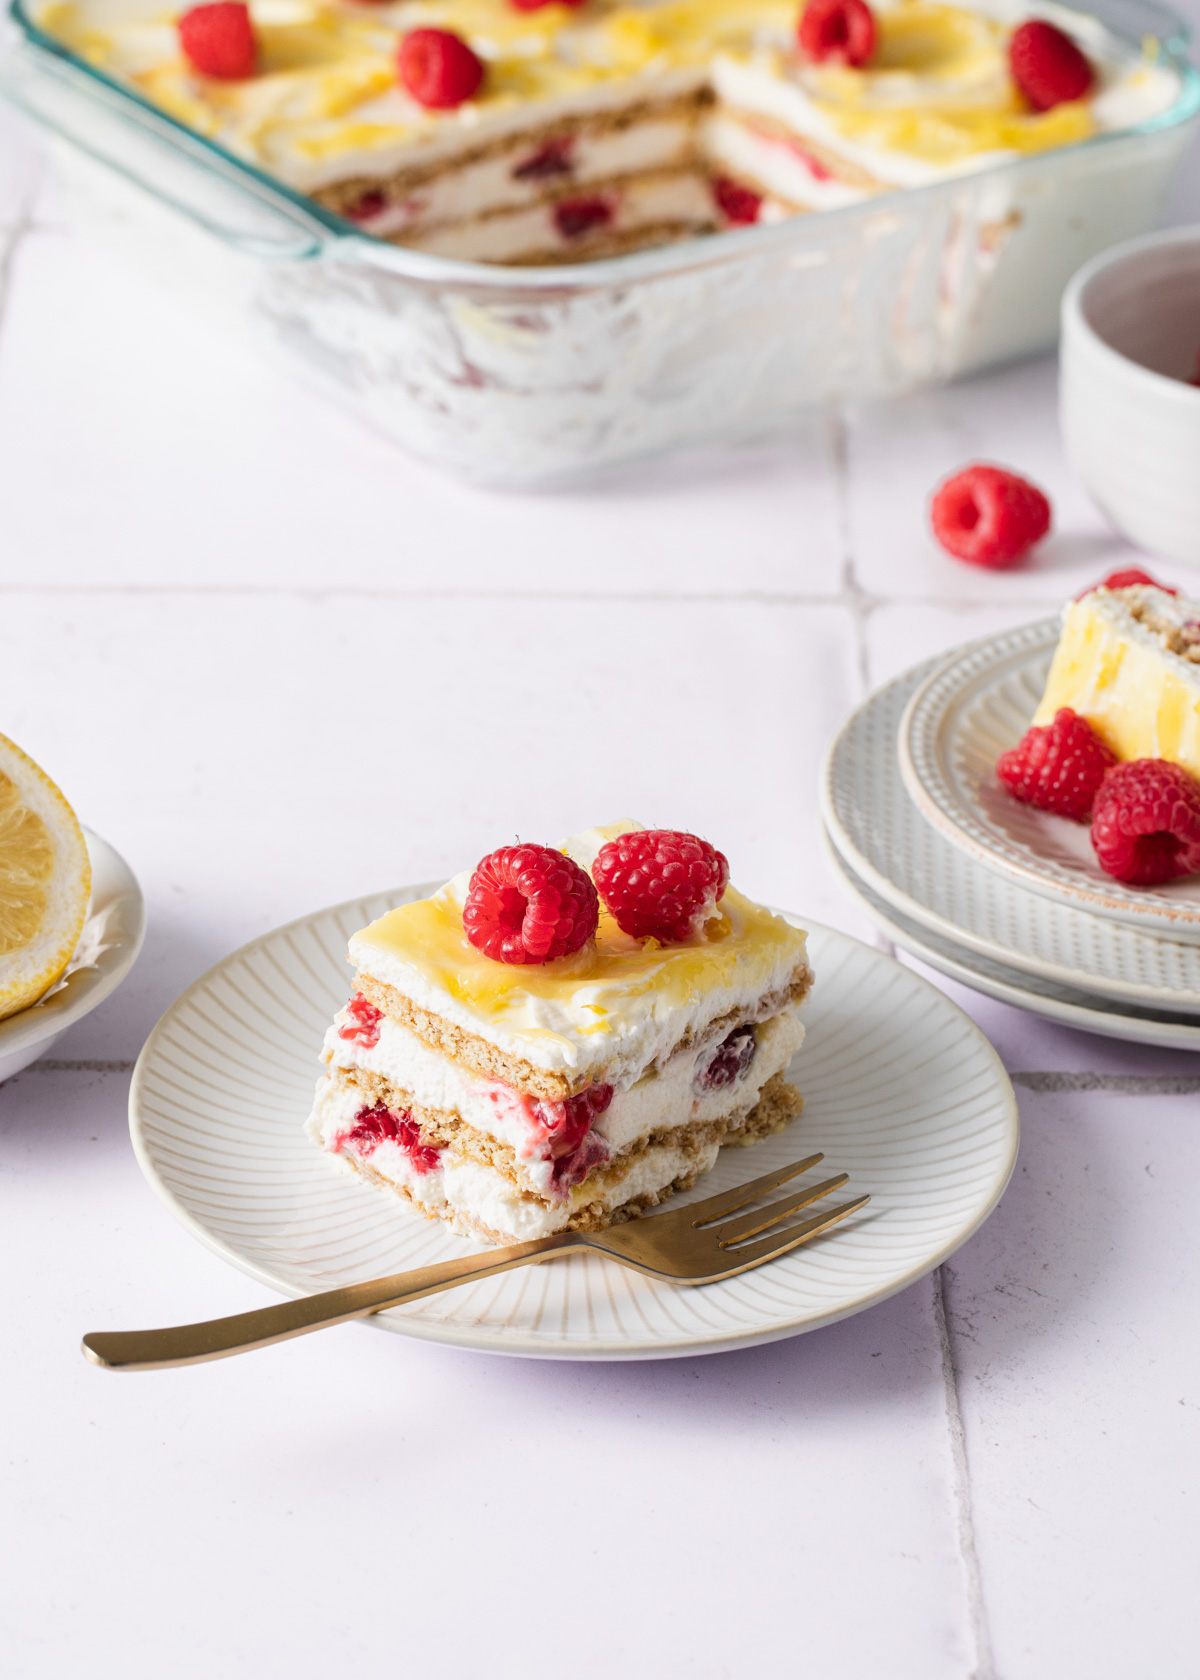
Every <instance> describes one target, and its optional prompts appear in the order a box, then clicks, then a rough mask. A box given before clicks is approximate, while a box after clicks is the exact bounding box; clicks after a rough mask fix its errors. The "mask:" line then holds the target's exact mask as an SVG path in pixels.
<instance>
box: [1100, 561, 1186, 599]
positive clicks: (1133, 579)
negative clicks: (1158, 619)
mask: <svg viewBox="0 0 1200 1680" xmlns="http://www.w3.org/2000/svg"><path fill="white" fill-rule="evenodd" d="M1135 583H1149V584H1152V585H1153V587H1154V588H1155V589H1161V590H1162V592H1163V594H1164V595H1178V593H1179V591H1178V589H1172V588H1171V586H1170V584H1169V583H1159V581H1158V579H1157V578H1152V577H1151V576H1150V573H1149V572H1143V571H1142V569H1141V567H1140V566H1126V567H1124V568H1123V569H1122V570H1120V571H1116V572H1109V574H1108V576H1107V577H1106V578H1101V580H1100V582H1099V583H1093V584H1090V585H1089V586H1088V588H1087V589H1085V590H1084V591H1083V594H1081V595H1076V597H1075V599H1076V600H1077V601H1082V600H1083V596H1084V595H1090V594H1091V593H1092V590H1093V589H1132V588H1133V586H1134V584H1135Z"/></svg>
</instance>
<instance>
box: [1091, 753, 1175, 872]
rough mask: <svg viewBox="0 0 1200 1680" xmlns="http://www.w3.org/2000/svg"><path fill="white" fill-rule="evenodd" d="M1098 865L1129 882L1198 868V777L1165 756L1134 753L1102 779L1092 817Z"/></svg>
mask: <svg viewBox="0 0 1200 1680" xmlns="http://www.w3.org/2000/svg"><path fill="white" fill-rule="evenodd" d="M1092 845H1093V846H1094V847H1095V849H1096V856H1097V858H1098V859H1099V860H1100V867H1101V869H1103V870H1106V871H1107V873H1108V874H1109V875H1113V876H1115V877H1116V879H1117V880H1118V881H1127V882H1128V883H1129V885H1130V886H1134V887H1157V886H1160V885H1161V883H1162V882H1163V881H1170V880H1173V879H1174V877H1175V876H1176V875H1194V874H1195V873H1196V871H1197V870H1200V782H1197V781H1196V778H1195V777H1194V776H1189V774H1188V772H1187V771H1186V770H1185V769H1184V768H1183V766H1182V765H1181V764H1172V763H1171V762H1170V761H1169V760H1168V759H1165V758H1135V759H1131V760H1130V761H1129V762H1128V763H1125V764H1118V765H1117V767H1116V769H1115V770H1110V771H1109V773H1108V775H1107V776H1106V777H1105V778H1104V786H1103V787H1102V788H1101V789H1100V792H1099V794H1098V795H1097V797H1096V809H1095V812H1094V813H1093V816H1092Z"/></svg>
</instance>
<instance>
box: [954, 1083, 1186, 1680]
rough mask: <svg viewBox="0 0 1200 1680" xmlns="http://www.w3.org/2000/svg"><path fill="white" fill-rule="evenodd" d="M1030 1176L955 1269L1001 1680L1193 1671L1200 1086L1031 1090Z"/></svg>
mask: <svg viewBox="0 0 1200 1680" xmlns="http://www.w3.org/2000/svg"><path fill="white" fill-rule="evenodd" d="M1021 1112H1022V1122H1023V1126H1024V1138H1023V1143H1022V1152H1021V1160H1020V1162H1019V1163H1018V1168H1017V1174H1016V1177H1015V1179H1014V1181H1013V1184H1012V1186H1011V1188H1010V1189H1009V1192H1008V1194H1007V1195H1006V1197H1005V1198H1004V1201H1003V1203H1002V1204H1001V1206H1000V1209H999V1211H998V1212H997V1214H996V1215H995V1217H994V1219H993V1220H992V1221H991V1223H990V1224H988V1225H987V1226H985V1227H984V1229H983V1231H982V1232H981V1233H980V1234H979V1235H978V1236H977V1237H976V1238H975V1239H974V1241H973V1242H971V1243H970V1244H968V1245H967V1247H966V1248H964V1249H963V1250H962V1251H961V1253H959V1254H958V1255H956V1256H955V1258H954V1260H953V1262H952V1263H951V1264H950V1265H949V1266H948V1267H947V1268H946V1271H947V1274H948V1276H947V1284H946V1296H947V1302H948V1305H949V1309H950V1316H951V1321H952V1324H953V1337H954V1348H955V1356H956V1361H957V1365H958V1370H959V1373H960V1378H959V1394H960V1399H961V1404H962V1408H963V1415H964V1423H965V1429H966V1446H967V1455H968V1460H969V1463H970V1470H971V1491H972V1500H973V1509H974V1519H975V1532H976V1540H977V1545H978V1549H979V1558H980V1565H981V1569H982V1574H983V1581H984V1596H985V1603H986V1609H987V1613H988V1618H989V1622H990V1626H991V1633H992V1643H993V1647H994V1651H995V1661H996V1672H997V1673H998V1674H1002V1675H1003V1676H1004V1677H1005V1680H1034V1677H1040V1676H1042V1675H1076V1674H1078V1675H1087V1676H1088V1680H1126V1677H1127V1676H1129V1675H1133V1674H1145V1675H1151V1674H1153V1675H1181V1676H1182V1675H1187V1674H1193V1673H1195V1670H1196V1636H1195V1622H1194V1614H1193V1606H1194V1601H1195V1582H1196V1575H1197V1569H1198V1568H1200V1546H1198V1545H1197V1542H1196V1529H1195V1521H1194V1512H1193V1501H1194V1486H1195V1467H1196V1455H1197V1450H1198V1448H1200V1345H1198V1344H1197V1338H1196V1334H1195V1305H1196V1295H1195V1291H1196V1278H1197V1275H1198V1273H1200V1237H1198V1235H1197V1232H1198V1227H1197V1222H1196V1219H1195V1189H1196V1184H1197V1180H1198V1177H1200V1132H1198V1131H1197V1127H1196V1098H1195V1097H1194V1096H1192V1097H1186V1096H1180V1097H1158V1098H1155V1099H1154V1100H1153V1101H1146V1100H1145V1099H1142V1100H1138V1099H1137V1098H1131V1097H1127V1096H1120V1095H1117V1094H1112V1093H1093V1094H1090V1095H1087V1096H1084V1095H1081V1094H1077V1093H1066V1092H1064V1093H1056V1094H1049V1095H1044V1096H1037V1095H1034V1094H1032V1093H1026V1092H1023V1093H1022V1094H1021Z"/></svg>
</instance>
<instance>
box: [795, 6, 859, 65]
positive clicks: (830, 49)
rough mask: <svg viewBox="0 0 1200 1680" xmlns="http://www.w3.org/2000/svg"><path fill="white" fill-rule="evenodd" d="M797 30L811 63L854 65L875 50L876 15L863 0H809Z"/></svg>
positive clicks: (802, 49) (802, 48) (803, 49)
mask: <svg viewBox="0 0 1200 1680" xmlns="http://www.w3.org/2000/svg"><path fill="white" fill-rule="evenodd" d="M796 33H797V35H798V37H799V40H800V51H801V53H802V54H803V56H804V57H805V58H806V59H808V61H809V63H810V64H848V65H850V66H852V67H853V68H857V67H858V66H859V65H860V64H865V63H866V62H867V60H868V59H869V58H870V56H871V54H872V53H873V52H874V51H875V14H874V12H873V11H872V10H871V8H870V6H868V5H867V4H866V0H808V5H807V6H805V8H804V10H803V11H802V12H801V14H800V22H799V25H798V26H797V30H796Z"/></svg>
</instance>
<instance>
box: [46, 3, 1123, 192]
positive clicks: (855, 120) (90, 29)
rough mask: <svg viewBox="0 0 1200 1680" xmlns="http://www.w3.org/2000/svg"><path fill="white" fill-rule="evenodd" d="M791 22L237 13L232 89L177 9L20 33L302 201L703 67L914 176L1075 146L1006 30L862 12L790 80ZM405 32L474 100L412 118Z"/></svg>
mask: <svg viewBox="0 0 1200 1680" xmlns="http://www.w3.org/2000/svg"><path fill="white" fill-rule="evenodd" d="M182 9H183V7H182V6H180V7H179V10H182ZM797 10H798V7H797V4H796V0H661V3H658V4H621V3H619V0H589V3H588V4H587V5H584V6H582V7H566V6H560V5H548V6H544V7H542V8H540V9H539V10H536V11H533V12H526V11H520V10H518V9H517V8H516V7H515V6H513V5H512V4H511V0H396V3H395V4H392V5H383V6H378V5H371V6H368V5H363V4H357V3H355V0H252V4H251V13H252V16H253V20H254V28H255V34H256V38H257V40H258V42H259V48H260V63H259V73H258V74H257V75H255V76H254V77H252V78H250V79H247V80H245V81H236V82H220V81H214V80H212V79H210V78H206V77H203V76H199V75H197V74H196V73H195V72H193V71H192V70H191V69H190V68H189V67H188V65H187V64H186V63H185V61H184V60H183V58H182V56H181V54H180V50H179V45H178V40H177V38H176V32H175V27H174V23H175V18H176V16H177V11H176V9H175V8H173V7H170V6H163V5H161V4H159V3H156V0H48V3H46V4H44V5H42V7H41V8H40V11H39V12H38V21H39V22H40V23H41V24H42V26H43V27H44V28H45V29H46V30H47V31H48V32H49V33H51V34H53V35H55V36H56V37H57V38H58V39H59V40H61V41H63V42H64V43H65V44H66V45H67V46H69V47H71V48H73V49H74V50H75V51H76V52H78V53H79V54H80V55H81V56H82V57H83V58H85V59H87V60H88V61H89V62H90V63H92V64H94V65H96V66H97V67H99V68H101V69H104V70H106V71H109V72H110V73H112V74H114V75H116V76H118V77H122V78H124V79H126V80H128V81H130V82H132V83H133V84H134V85H135V86H137V87H138V88H139V89H140V90H141V91H142V92H143V93H144V94H145V95H146V97H147V98H149V99H150V100H151V101H153V102H154V103H155V104H157V105H159V106H161V107H162V108H163V109H165V110H166V111H168V112H169V113H170V114H171V115H172V116H175V117H176V118H178V119H179V120H180V121H182V122H184V123H186V124H188V125H189V126H190V127H192V128H195V129H196V130H198V131H199V132H200V133H202V134H205V135H206V136H208V137H210V138H216V139H220V140H221V141H222V142H223V143H225V144H227V145H229V146H230V147H231V149H233V150H234V151H237V152H238V153H239V154H241V155H243V156H246V157H248V158H250V159H251V160H252V161H255V162H258V163H260V164H262V165H263V166H264V167H266V168H268V169H271V170H274V171H275V172H276V173H278V174H279V175H281V176H282V177H283V178H284V179H285V180H288V181H289V182H290V183H291V184H292V185H295V186H298V187H300V188H301V190H313V189H314V186H315V184H316V183H319V182H321V181H326V180H329V179H332V178H334V176H335V174H336V170H335V168H334V166H335V165H336V164H337V163H338V162H339V161H340V163H341V164H342V167H343V171H344V170H345V169H347V168H351V167H353V168H354V169H355V170H360V171H364V172H366V173H368V174H369V173H371V172H372V169H373V168H375V169H378V170H379V171H382V170H383V169H385V168H391V167H395V164H396V160H397V157H398V156H399V152H400V151H401V150H403V148H405V147H417V148H418V149H420V148H426V149H428V147H429V146H430V145H431V144H432V143H434V142H435V141H436V142H440V141H442V140H443V139H445V138H446V137H447V136H451V137H457V141H456V143H457V144H460V145H461V144H462V143H463V142H464V141H465V140H467V139H469V138H470V137H471V136H472V135H474V136H475V137H476V138H480V139H481V138H482V137H483V136H484V135H485V134H488V133H493V132H498V131H499V129H502V128H504V127H505V126H513V125H512V124H511V123H509V124H507V125H506V124H505V121H504V119H505V117H506V115H507V116H508V117H510V118H515V117H519V116H520V115H521V114H526V115H528V116H530V117H536V116H537V115H538V113H539V108H540V110H541V112H542V113H543V114H544V113H546V112H548V111H552V110H559V109H561V110H566V109H569V108H571V107H572V103H573V102H574V104H576V105H578V106H579V108H589V107H590V108H595V107H596V102H597V99H598V98H601V97H602V96H603V95H604V94H605V90H608V97H609V99H610V102H613V101H614V100H615V98H616V94H617V91H618V90H620V89H621V87H622V86H623V84H627V83H631V82H632V83H635V84H637V83H638V82H640V81H643V80H648V81H649V82H650V83H655V82H665V83H669V82H670V79H671V78H672V77H673V78H675V79H676V82H678V81H679V78H681V77H682V78H685V80H686V78H687V77H689V76H690V77H691V78H692V85H694V86H696V87H700V86H702V85H704V83H705V80H706V78H707V76H708V73H709V69H710V67H711V65H712V64H713V62H714V60H716V59H717V58H725V59H727V60H729V61H731V62H732V63H734V64H736V65H740V66H743V67H750V68H753V69H754V70H755V71H756V72H761V73H762V74H764V75H766V76H767V77H768V78H773V79H774V80H776V81H778V82H780V83H782V84H786V85H787V86H788V87H791V88H794V89H795V90H797V92H798V93H800V94H802V95H803V97H804V99H805V100H806V101H807V102H809V103H810V104H811V105H812V106H813V107H814V108H815V109H816V110H817V111H818V112H819V113H820V114H821V116H822V117H823V118H824V119H825V120H826V121H827V123H828V124H829V125H830V127H831V129H832V130H833V131H834V132H836V133H838V134H840V135H842V136H843V137H844V138H845V139H846V141H847V142H850V143H853V144H854V145H857V146H861V147H865V148H868V149H875V150H877V151H881V152H887V153H896V154H902V155H904V156H907V157H910V158H912V159H914V160H916V161H917V162H920V163H924V164H928V165H930V166H932V167H946V168H954V167H955V166H963V165H964V164H966V163H969V160H970V159H972V158H974V157H983V156H986V155H990V154H993V153H997V152H1008V153H1022V152H1034V151H1040V150H1044V149H1046V148H1049V147H1054V146H1060V145H1065V144H1067V143H1068V142H1072V141H1077V140H1081V139H1085V138H1087V136H1088V135H1090V134H1091V133H1092V132H1093V131H1094V128H1095V118H1094V116H1093V114H1092V111H1091V109H1090V107H1089V104H1088V102H1087V101H1078V102H1074V103H1071V104H1065V105H1060V106H1058V107H1056V108H1055V109H1054V110H1051V111H1048V112H1045V113H1037V112H1034V111H1031V110H1030V109H1029V108H1028V107H1027V106H1026V105H1025V104H1024V103H1023V101H1022V100H1021V98H1020V96H1019V94H1018V93H1017V91H1016V89H1015V87H1014V85H1013V82H1012V78H1011V75H1010V74H1009V71H1008V60H1007V42H1008V37H1009V34H1010V27H1009V25H1007V24H1005V23H1001V22H999V21H997V20H995V19H993V18H990V17H987V16H984V15H982V14H981V13H979V12H976V11H974V10H972V9H970V8H968V7H963V6H955V5H949V4H944V5H943V4H934V3H932V0H894V3H893V4H891V5H881V6H879V7H878V8H877V21H878V47H877V50H876V53H875V56H874V58H873V59H872V61H871V63H870V64H869V65H868V66H866V67H865V68H863V69H860V70H853V69H845V68H841V69H839V68H833V67H828V66H805V65H802V64H801V63H800V61H799V59H798V57H797V53H796V50H795V26H796V16H797ZM417 27H436V28H443V29H452V30H454V31H455V32H456V33H458V34H460V35H462V36H463V37H464V38H465V39H466V40H467V41H468V43H469V44H470V45H471V47H472V48H473V50H474V51H475V52H476V54H477V55H478V56H479V57H480V58H481V59H482V60H483V61H484V62H485V64H486V67H487V74H486V77H485V80H484V83H483V87H482V90H481V92H480V94H479V95H478V96H476V98H474V99H472V100H470V101H468V102H467V103H466V104H464V105H463V106H460V107H459V108H457V109H455V110H451V111H427V110H423V109H422V108H421V107H420V106H419V105H417V104H416V103H415V102H414V101H413V100H412V99H410V98H408V97H407V95H405V94H404V93H403V92H402V91H401V89H400V88H399V87H398V85H397V81H396V72H395V54H396V47H397V42H398V41H399V39H400V37H401V36H402V35H403V34H405V33H406V32H407V31H409V30H411V29H413V28H417ZM680 85H682V84H680ZM632 97H637V95H636V90H635V89H631V98H632ZM497 125H499V127H498V126H497Z"/></svg>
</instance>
